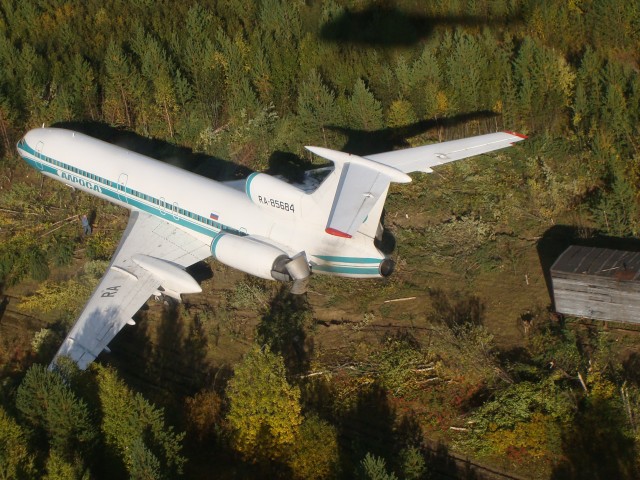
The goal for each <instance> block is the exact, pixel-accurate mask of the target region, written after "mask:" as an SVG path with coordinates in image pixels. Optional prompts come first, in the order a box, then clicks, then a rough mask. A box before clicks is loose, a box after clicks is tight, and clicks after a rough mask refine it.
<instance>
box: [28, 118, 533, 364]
mask: <svg viewBox="0 0 640 480" xmlns="http://www.w3.org/2000/svg"><path fill="white" fill-rule="evenodd" d="M525 138H526V137H525V136H524V135H521V134H518V133H513V132H496V133H490V134H486V135H479V136H475V137H469V138H465V139H460V140H453V141H447V142H443V143H438V144H431V145H424V146H419V147H413V148H407V149H404V150H396V151H390V152H385V153H378V154H373V155H367V156H364V157H362V156H357V155H352V154H349V153H345V152H341V151H336V150H331V149H328V148H324V147H311V146H309V147H306V148H307V149H308V150H309V151H311V152H312V153H313V154H315V155H318V156H320V157H323V158H325V159H327V160H330V161H331V162H332V163H333V169H330V173H328V175H327V176H326V178H325V179H324V180H323V181H322V182H321V183H319V185H318V186H317V188H315V189H313V190H312V191H308V189H305V188H302V187H301V186H297V185H293V184H290V183H288V182H286V181H285V180H283V179H281V178H277V177H274V176H270V175H267V174H265V173H259V172H255V173H252V174H251V175H249V176H248V177H247V178H246V179H245V180H241V181H232V182H226V183H225V182H217V181H214V180H211V179H209V178H206V177H203V176H200V175H198V174H195V173H192V172H189V171H185V170H183V169H180V168H178V167H175V166H173V165H170V164H167V163H163V162H161V161H158V160H155V159H153V158H150V157H147V156H144V155H141V154H138V153H135V152H133V151H130V150H127V149H125V148H122V147H119V146H116V145H112V144H110V143H107V142H104V141H102V140H98V139H96V138H93V137H90V136H87V135H84V134H82V133H79V132H75V131H72V130H67V129H62V128H44V127H43V128H36V129H33V130H30V131H29V132H27V133H26V135H25V136H24V137H23V138H22V139H21V140H20V141H19V142H18V144H17V149H18V153H19V154H20V156H21V157H22V158H23V159H24V160H25V161H26V162H27V163H28V164H29V165H31V166H32V167H34V168H35V169H37V170H38V171H40V172H41V173H42V174H43V175H46V176H47V177H51V178H53V179H55V180H58V181H60V182H62V183H64V184H66V185H68V186H70V187H72V188H74V189H78V190H80V191H83V192H86V193H89V194H91V195H95V196H97V197H99V198H102V199H105V200H108V201H110V202H112V203H115V204H117V205H120V206H122V207H125V208H127V209H129V210H130V212H131V213H130V216H129V222H128V224H127V227H126V229H125V231H124V233H123V235H122V238H121V240H120V243H119V245H118V248H117V250H116V252H115V253H114V255H113V257H112V258H111V263H110V265H109V267H108V268H107V271H106V273H105V274H104V276H103V277H102V279H101V281H100V283H99V284H98V287H97V288H96V290H95V291H94V292H93V294H92V295H91V297H90V298H89V300H88V302H87V303H86V305H85V307H84V310H83V311H82V313H81V314H80V316H79V318H78V319H77V321H76V322H75V324H74V325H73V327H72V328H71V330H70V332H69V334H68V335H67V337H66V338H65V340H64V341H63V343H62V345H61V347H60V349H59V350H58V352H57V353H56V355H55V356H54V358H53V360H52V362H51V365H50V368H54V367H55V365H56V362H57V360H58V359H59V358H60V357H62V356H68V357H70V358H71V359H72V360H73V361H74V362H75V363H76V364H77V365H78V366H79V367H80V368H81V369H86V368H87V366H88V365H89V364H90V363H91V362H92V361H93V360H95V359H96V358H97V357H98V355H100V353H102V352H103V351H107V352H108V351H109V349H108V346H107V345H108V344H109V342H110V341H111V340H112V339H113V338H114V337H115V336H116V334H117V333H118V332H119V331H120V330H121V329H122V328H124V326H125V325H127V324H129V325H135V322H134V320H133V319H132V317H133V316H134V315H135V314H136V312H137V311H138V310H139V309H140V308H141V306H142V305H143V304H144V303H145V302H146V301H147V300H148V299H149V298H150V297H151V296H152V295H156V296H157V295H162V296H165V295H166V296H168V297H171V298H173V299H175V300H177V301H180V299H181V295H182V294H190V293H198V292H201V291H202V290H201V288H200V285H199V284H198V283H197V282H196V280H195V279H194V278H193V277H192V276H191V275H190V274H189V273H188V272H187V271H186V270H185V269H186V268H187V267H189V266H190V265H193V264H195V263H197V262H200V261H202V260H204V259H206V258H208V257H210V256H211V257H213V258H214V259H216V260H218V261H219V262H222V263H223V264H225V265H228V266H230V267H233V268H235V269H238V270H241V271H243V272H246V273H248V274H251V275H255V276H257V277H260V278H264V279H269V280H277V281H284V282H288V281H292V282H293V283H292V288H291V291H292V293H303V292H305V290H306V285H307V282H308V279H309V276H310V275H311V273H319V274H328V275H337V276H343V277H355V278H381V277H387V276H389V275H391V273H392V272H393V270H394V262H393V260H392V258H391V257H390V255H389V254H386V253H383V252H382V251H381V250H380V249H379V248H378V246H379V245H380V243H379V242H380V240H381V237H382V233H383V227H382V225H381V222H380V218H381V215H382V209H383V207H384V203H385V199H386V196H387V192H388V190H389V185H390V183H391V182H397V183H407V182H410V181H411V177H410V176H409V175H408V174H409V173H412V172H425V173H430V172H432V171H433V170H432V167H435V166H438V165H442V164H445V163H449V162H453V161H456V160H461V159H463V158H467V157H471V156H475V155H479V154H483V153H487V152H491V151H494V150H498V149H502V148H506V147H509V146H511V145H513V144H514V143H516V142H519V141H522V140H524V139H525Z"/></svg>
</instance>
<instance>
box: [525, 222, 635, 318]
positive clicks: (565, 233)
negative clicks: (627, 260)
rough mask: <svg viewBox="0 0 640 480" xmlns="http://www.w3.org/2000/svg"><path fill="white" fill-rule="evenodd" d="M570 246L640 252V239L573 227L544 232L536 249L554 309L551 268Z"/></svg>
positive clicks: (564, 226)
mask: <svg viewBox="0 0 640 480" xmlns="http://www.w3.org/2000/svg"><path fill="white" fill-rule="evenodd" d="M570 245H581V246H585V247H597V248H610V249H614V250H628V251H631V252H640V239H637V238H630V237H627V238H622V237H610V236H607V235H602V234H600V233H599V232H597V231H595V230H589V229H584V228H579V227H575V226H571V225H554V226H553V227H551V228H549V229H548V230H547V231H546V232H544V234H543V235H542V237H541V238H540V240H538V244H537V247H536V248H537V250H538V258H539V259H540V266H541V267H542V272H543V274H544V279H545V282H546V285H547V291H548V292H549V298H550V301H551V304H552V308H554V305H553V286H552V284H551V267H552V266H553V264H554V262H555V261H556V260H557V259H558V257H559V256H560V255H561V254H562V252H564V251H565V250H566V249H567V248H568V247H569V246H570Z"/></svg>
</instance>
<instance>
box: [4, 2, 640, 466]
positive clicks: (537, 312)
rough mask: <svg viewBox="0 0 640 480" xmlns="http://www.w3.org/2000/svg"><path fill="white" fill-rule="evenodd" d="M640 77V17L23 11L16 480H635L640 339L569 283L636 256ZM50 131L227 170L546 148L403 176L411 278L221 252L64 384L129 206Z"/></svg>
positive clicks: (12, 365)
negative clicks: (567, 270)
mask: <svg viewBox="0 0 640 480" xmlns="http://www.w3.org/2000/svg"><path fill="white" fill-rule="evenodd" d="M639 71H640V4H639V3H638V2H633V1H627V0H447V1H445V0H432V1H428V2H426V1H420V0H395V1H394V0H378V1H374V0H371V1H366V0H253V1H249V2H247V1H240V0H218V1H216V2H204V1H203V2H200V3H198V2H195V1H190V0H189V1H184V2H171V1H166V0H159V1H155V2H152V1H150V0H131V1H128V2H124V1H121V0H103V1H101V2H97V1H86V2H70V1H65V0H28V1H18V0H0V479H21V478H25V479H28V478H46V479H93V478H96V479H101V478H127V477H130V478H135V479H156V478H158V479H160V478H300V479H307V478H308V479H324V478H361V479H398V478H404V479H423V478H433V479H435V478H550V479H565V478H576V479H579V478H638V476H640V424H639V422H640V373H639V370H638V368H637V367H639V366H640V328H638V327H635V326H634V325H622V324H617V323H615V322H614V323H610V324H607V325H605V324H603V323H602V322H598V321H595V320H585V319H576V318H570V317H562V316H560V315H557V314H555V313H554V311H553V307H552V301H551V297H550V287H549V282H548V269H549V266H550V265H551V264H552V263H553V261H554V260H555V258H557V256H558V255H559V254H560V253H561V252H562V251H563V249H564V248H566V247H567V246H568V245H569V244H585V245H598V246H607V247H619V248H628V249H633V250H638V251H640V243H639V242H638V241H637V238H636V237H637V236H638V234H639V233H640V141H639V140H638V139H639V138H640V78H639ZM43 124H44V125H47V126H61V127H65V128H72V129H75V130H77V131H81V132H84V133H87V134H90V135H93V136H95V137H98V138H101V139H104V140H107V141H110V142H113V143H117V144H119V145H123V146H126V147H127V148H130V149H132V150H135V151H138V152H140V153H144V154H147V155H149V156H152V157H154V158H158V159H160V160H161V161H165V162H170V163H173V164H177V165H179V166H181V167H182V168H185V169H188V170H191V171H195V172H197V173H200V174H202V175H205V176H208V177H210V178H214V179H218V180H228V179H234V178H242V176H244V175H246V174H247V173H249V172H251V171H257V170H260V171H267V172H270V173H273V174H280V175H284V176H285V177H288V178H290V179H295V178H296V177H299V176H300V175H301V172H303V171H304V170H308V169H311V168H314V167H318V166H322V164H321V163H318V162H317V160H315V159H313V158H311V156H310V155H309V154H308V152H306V151H305V150H304V145H318V146H323V147H328V148H332V149H336V150H343V151H347V152H350V153H356V154H360V155H366V154H372V153H378V152H382V151H387V150H392V149H397V148H406V147H410V146H418V145H423V144H427V143H434V142H440V141H444V140H449V139H455V138H462V137H464V136H471V135H477V134H483V133H489V132H494V131H499V130H509V131H517V132H521V133H522V134H526V135H527V136H528V137H529V138H528V140H526V141H524V142H520V143H519V144H518V145H517V146H514V147H513V148H510V149H507V150H505V151H502V152H500V153H497V154H493V155H489V156H482V157H478V158H474V159H470V160H465V161H462V162H458V163H454V164H450V165H447V166H443V167H441V168H439V169H437V171H436V172H435V173H433V174H430V175H427V174H416V175H413V181H412V183H410V184H407V185H401V186H395V185H394V186H393V187H392V189H391V191H390V195H389V198H388V201H387V204H386V208H385V212H384V214H383V221H384V225H385V229H386V234H387V235H388V237H389V239H390V240H389V241H390V242H392V243H395V247H396V248H395V253H394V258H395V260H396V263H397V269H396V273H394V275H393V276H391V277H389V278H388V279H384V280H381V281H379V282H378V281H374V282H372V281H365V280H352V279H342V278H330V277H323V276H320V275H315V276H313V278H312V279H311V282H310V288H309V292H308V293H307V294H305V295H303V296H293V295H291V294H290V293H289V291H288V288H287V287H286V286H282V285H280V284H275V283H270V282H265V281H262V280H256V279H253V278H250V277H248V276H245V275H243V274H241V273H239V272H236V271H233V270H232V269H230V268H228V267H225V266H224V265H221V264H219V263H216V262H215V261H213V260H210V261H207V262H206V263H203V264H199V265H196V266H194V267H193V268H192V269H190V272H191V273H192V274H193V275H194V277H195V278H197V279H198V280H199V281H200V282H201V284H202V287H203V292H202V293H201V294H196V295H190V296H185V298H184V302H183V303H180V304H178V305H163V304H162V303H156V302H154V301H153V300H150V301H149V302H148V304H147V305H146V306H145V307H144V308H143V309H142V310H141V311H140V312H139V313H138V314H137V315H136V317H135V319H136V322H137V325H136V326H135V327H130V328H126V329H125V330H123V331H122V332H121V333H120V334H119V336H118V337H116V339H115V340H114V341H113V342H112V344H111V346H110V348H111V353H106V354H104V355H102V356H101V357H100V359H99V361H97V362H94V364H92V365H91V367H90V368H89V369H87V370H86V371H79V370H78V369H77V368H76V367H75V366H74V365H73V364H65V365H62V367H61V368H60V369H59V370H55V371H50V370H48V369H47V365H48V364H49V362H50V360H51V358H52V357H53V354H54V353H55V351H56V350H57V348H58V346H59V345H60V342H61V341H62V339H63V338H64V337H65V335H66V333H67V331H68V330H69V328H70V326H71V325H72V324H73V322H74V320H75V318H77V315H78V313H79V312H80V311H81V309H82V307H83V305H84V302H85V301H86V299H87V298H88V296H89V294H90V293H91V291H92V290H93V288H94V286H95V285H96V284H97V282H98V281H99V279H100V277H101V275H102V274H103V272H104V270H105V268H106V267H107V265H108V261H109V258H110V256H111V254H112V253H113V252H114V250H115V248H116V247H117V245H118V241H119V238H120V236H121V234H122V231H123V230H124V227H125V225H126V222H127V212H126V211H125V210H124V209H122V208H120V207H116V206H114V205H110V204H108V203H106V202H103V201H101V200H98V199H96V198H93V197H89V196H88V195H84V194H82V193H78V192H75V191H72V190H70V189H69V188H67V187H65V186H63V185H61V184H58V183H57V182H53V181H51V180H49V179H45V178H44V177H43V176H42V175H39V174H38V172H36V171H33V170H31V169H30V168H29V167H28V166H27V165H26V164H24V163H23V162H22V161H21V160H20V159H19V158H18V156H17V153H16V148H15V144H16V142H17V141H18V140H19V139H20V138H21V137H22V135H24V133H25V132H26V131H27V130H29V129H30V128H35V127H38V126H41V125H43ZM80 214H87V215H89V216H90V218H91V221H92V224H93V226H94V229H93V230H94V231H93V233H92V234H91V235H89V236H86V235H83V234H82V228H81V226H80V222H79V220H78V215H80Z"/></svg>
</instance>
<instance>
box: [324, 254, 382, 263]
mask: <svg viewBox="0 0 640 480" xmlns="http://www.w3.org/2000/svg"><path fill="white" fill-rule="evenodd" d="M314 257H316V258H319V259H320V260H324V261H325V262H333V263H376V264H379V263H380V262H381V261H382V259H381V258H366V257H338V256H335V255H314Z"/></svg>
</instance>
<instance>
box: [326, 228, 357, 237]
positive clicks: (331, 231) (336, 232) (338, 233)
mask: <svg viewBox="0 0 640 480" xmlns="http://www.w3.org/2000/svg"><path fill="white" fill-rule="evenodd" d="M324 231H325V232H327V233H328V234H329V235H335V236H336V237H342V238H351V235H349V234H348V233H344V232H341V231H340V230H336V229H335V228H326V229H325V230H324Z"/></svg>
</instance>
